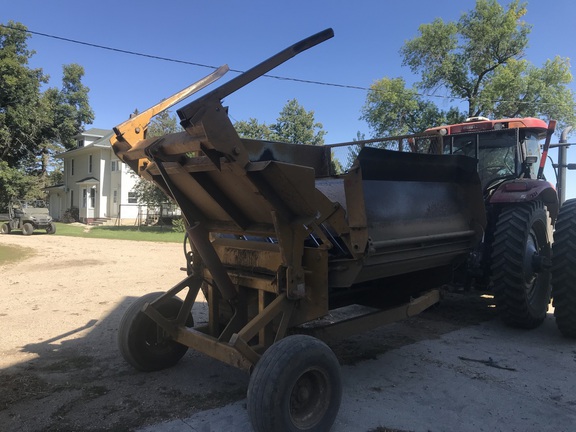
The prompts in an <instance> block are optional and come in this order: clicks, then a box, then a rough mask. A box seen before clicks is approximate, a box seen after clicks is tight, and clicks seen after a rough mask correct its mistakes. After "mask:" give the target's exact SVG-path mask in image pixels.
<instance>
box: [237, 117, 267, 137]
mask: <svg viewBox="0 0 576 432" xmlns="http://www.w3.org/2000/svg"><path fill="white" fill-rule="evenodd" d="M234 129H236V132H238V135H240V136H241V137H243V138H251V139H257V140H269V139H271V136H272V131H271V130H270V126H268V125H266V124H264V123H260V122H258V120H256V119H255V118H250V119H248V121H244V120H240V121H237V122H236V123H234Z"/></svg>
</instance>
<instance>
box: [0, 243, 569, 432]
mask: <svg viewBox="0 0 576 432" xmlns="http://www.w3.org/2000/svg"><path fill="white" fill-rule="evenodd" d="M0 245H9V246H17V247H25V248H30V249H31V250H32V251H33V254H32V255H31V256H29V257H28V258H26V259H25V260H24V261H21V262H17V263H10V264H8V265H4V266H0V275H1V276H0V295H1V299H0V300H1V301H0V328H1V329H2V332H1V333H0V353H1V355H0V388H1V389H2V391H1V392H0V430H1V431H2V432H10V431H19V432H22V431H132V430H145V431H147V432H155V431H171V432H177V431H178V432H179V431H186V432H188V431H190V432H193V431H196V432H201V431H202V432H208V431H218V432H224V431H239V432H241V431H248V430H249V424H248V422H247V417H246V412H245V407H244V404H245V400H244V398H245V394H246V388H247V385H248V379H249V377H248V375H247V374H245V373H244V372H241V371H239V370H236V369H234V368H232V367H229V366H227V365H224V364H222V363H219V362H217V361H216V360H213V359H211V358H209V357H206V356H204V355H202V354H199V353H196V352H192V351H189V352H188V353H187V354H186V356H185V357H184V358H183V359H182V361H181V362H180V363H179V364H178V365H177V366H176V367H174V368H172V369H169V370H165V371H161V372H155V373H147V374H144V373H141V372H137V371H135V370H133V369H132V368H131V367H129V366H128V365H127V364H125V362H124V361H123V360H122V359H121V357H120V354H119V353H118V350H117V348H116V332H117V328H118V323H119V321H120V318H121V316H122V313H123V311H124V310H125V309H126V308H127V307H128V306H129V305H130V304H131V302H132V301H133V300H134V299H136V298H138V297H140V296H142V295H143V294H146V293H148V292H153V291H165V290H167V289H168V288H170V287H172V286H173V285H174V284H176V283H177V282H179V281H180V280H181V279H182V278H183V277H184V276H185V274H184V273H183V272H182V271H180V267H181V266H182V265H183V264H184V259H183V254H182V250H181V249H182V248H181V246H180V245H178V244H174V243H148V242H131V241H120V240H104V239H83V238H74V237H62V236H58V235H51V236H49V235H41V234H37V235H36V234H35V235H33V236H29V237H25V236H21V235H1V236H0ZM490 306H491V305H490V300H489V299H486V298H480V297H478V296H470V295H469V296H462V295H450V296H448V297H447V298H446V299H445V301H443V302H442V303H441V304H440V305H439V306H437V307H435V308H433V309H432V310H429V311H426V312H425V313H423V314H421V315H420V316H418V317H415V318H413V319H410V320H408V321H405V322H402V323H396V324H393V325H389V326H385V327H382V328H380V329H377V330H374V331H371V332H368V333H365V334H362V335H360V336H358V337H355V338H350V339H347V340H343V341H341V342H339V343H336V344H334V345H333V346H332V348H333V349H334V351H335V352H336V354H337V356H338V358H339V360H340V363H341V364H342V367H343V377H344V397H343V402H342V407H341V410H340V414H339V416H338V418H337V420H336V424H335V426H334V428H333V431H334V432H345V431H358V432H367V431H375V430H384V429H382V428H383V427H389V428H396V429H398V430H410V431H428V430H430V431H465V430H466V431H467V430H470V431H480V430H486V431H494V430H502V431H512V430H517V431H530V430H534V431H537V430H538V431H541V430H550V431H552V430H554V431H563V430H566V431H569V430H573V429H572V426H573V425H574V424H576V396H575V395H576V378H575V374H574V373H573V371H574V369H575V367H576V344H575V343H574V342H573V341H567V340H565V339H562V338H561V337H560V335H559V332H557V331H556V329H555V328H554V323H553V319H552V318H551V316H549V317H548V318H547V319H546V322H545V324H544V326H542V327H541V328H539V329H537V330H536V331H532V332H522V331H517V330H513V329H507V328H505V327H503V325H502V324H501V323H500V322H499V321H498V320H497V319H493V318H494V309H493V308H491V307H490ZM193 313H194V317H195V321H196V322H197V323H200V322H202V321H205V320H206V311H205V304H204V303H203V302H198V303H197V305H196V306H195V310H194V311H193ZM500 426H501V427H500ZM378 427H382V428H381V429H378Z"/></svg>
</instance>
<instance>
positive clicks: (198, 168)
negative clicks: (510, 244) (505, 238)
mask: <svg viewBox="0 0 576 432" xmlns="http://www.w3.org/2000/svg"><path fill="white" fill-rule="evenodd" d="M332 36H333V32H332V30H331V29H328V30H325V31H323V32H321V33H318V34H316V35H313V36H311V37H309V38H307V39H304V40H302V41H301V42H299V43H296V44H295V45H293V46H291V47H289V48H287V49H285V50H283V51H281V52H279V53H278V54H276V55H274V56H273V57H271V58H269V59H268V60H266V61H264V62H262V63H260V64H259V65H257V66H255V67H254V68H252V69H250V70H249V71H247V72H245V73H243V74H241V75H238V76H236V77H235V78H233V79H231V80H229V81H227V82H226V83H225V84H223V85H222V86H220V87H218V88H216V89H215V90H212V91H210V92H207V93H205V94H204V95H203V96H201V97H199V98H198V99H196V100H195V101H193V102H191V103H189V104H187V105H185V106H183V107H182V108H180V109H179V110H178V111H177V113H178V115H179V117H180V119H181V125H182V126H183V128H184V129H185V130H184V131H183V132H179V133H173V134H169V135H165V136H161V137H156V138H146V128H147V125H148V123H149V121H150V119H151V118H152V117H153V116H154V115H156V114H158V113H159V112H161V111H162V110H165V109H167V108H169V107H170V106H172V105H174V104H176V103H178V102H180V101H181V100H182V99H184V98H186V97H188V96H190V95H191V94H193V93H196V92H198V91H200V90H201V89H203V88H204V87H206V86H207V85H209V84H211V83H213V82H214V81H216V80H217V79H218V78H220V77H221V76H222V75H224V73H226V71H227V67H226V66H224V67H221V68H219V69H218V70H216V71H215V72H213V73H212V74H211V75H209V76H207V77H205V78H204V79H201V80H200V81H198V82H196V83H194V84H192V85H191V86H190V87H188V88H187V89H185V90H183V91H182V92H180V93H178V94H176V95H174V96H172V97H171V98H169V99H166V100H164V101H163V102H161V103H159V104H158V105H156V106H154V107H152V108H150V109H149V110H147V111H145V112H143V113H142V114H140V115H138V116H136V117H134V118H131V119H129V120H128V121H126V122H124V123H122V124H120V125H119V126H117V127H116V128H115V129H114V131H115V136H114V137H113V138H112V139H111V144H112V147H113V149H114V151H115V153H116V155H117V156H118V157H119V158H120V159H121V160H122V161H123V162H125V163H126V164H128V165H129V166H130V167H131V168H132V169H133V170H134V171H135V172H136V173H137V174H138V175H140V176H142V177H144V178H146V179H148V180H151V181H153V182H154V183H155V184H156V185H158V186H159V187H160V188H161V189H163V190H164V191H165V192H166V194H168V195H169V196H170V197H171V198H173V199H174V201H175V202H176V203H177V204H178V205H179V206H180V208H181V210H182V215H183V217H184V219H185V224H186V238H187V240H185V244H186V243H188V244H189V246H188V248H189V249H188V248H186V247H185V256H186V268H187V277H186V278H184V280H182V282H180V283H178V284H177V285H176V286H174V287H172V288H171V289H169V290H168V291H167V292H165V293H151V294H148V295H145V296H144V297H142V298H141V299H139V300H137V301H136V302H135V303H134V304H133V305H132V306H131V307H130V308H129V309H128V310H127V312H126V314H125V315H124V317H123V319H122V322H121V324H120V329H119V344H120V349H121V352H122V354H123V356H124V358H125V359H126V360H127V362H128V363H130V364H131V365H132V366H134V367H135V368H137V369H139V370H143V371H152V370H159V369H163V368H167V367H170V366H173V365H174V364H176V363H177V362H178V361H179V360H180V358H181V357H182V356H183V355H184V354H185V352H186V351H187V349H188V348H193V349H195V350H198V351H200V352H202V353H204V354H207V355H208V356H211V357H213V358H215V359H218V360H220V361H222V362H225V363H227V364H230V365H232V366H234V367H237V368H241V369H244V370H246V371H249V372H250V373H251V378H250V383H249V387H248V411H249V415H250V418H251V421H252V424H253V427H254V429H255V430H256V431H281V430H290V431H326V430H329V429H330V427H331V425H332V423H333V422H334V419H335V417H336V415H337V413H338V409H339V405H340V398H341V393H342V389H341V380H340V367H339V364H338V361H337V359H336V357H335V355H334V354H333V352H332V351H331V349H330V348H328V346H327V345H326V343H325V342H326V341H328V342H329V341H330V340H333V339H336V338H341V337H349V336H350V335H353V334H355V333H357V332H360V331H366V330H368V329H371V328H374V327H376V326H379V325H382V324H385V323H390V322H393V321H397V320H400V319H404V318H407V317H410V316H413V315H415V314H417V313H419V312H421V311H423V310H425V309H426V308H428V307H430V306H431V305H433V304H435V303H436V302H437V301H438V300H439V291H438V289H437V287H438V286H440V285H441V284H443V283H445V282H448V280H449V279H450V275H451V269H452V267H453V266H454V265H456V264H457V263H461V262H462V261H463V260H465V259H466V256H467V255H468V254H469V252H470V251H471V250H472V249H473V247H474V246H475V245H476V244H477V242H478V241H479V239H480V238H481V236H482V233H483V226H484V224H485V220H484V211H483V201H482V195H481V190H480V183H479V179H478V175H477V173H476V165H475V161H474V160H472V159H469V158H466V157H463V156H439V155H427V154H415V153H401V152H394V151H388V150H380V149H374V148H365V149H363V150H362V151H361V152H360V154H359V156H358V158H357V160H356V161H355V163H354V164H353V166H352V167H351V168H350V169H349V171H348V172H347V173H345V174H342V175H331V173H330V149H329V148H327V147H322V146H318V147H316V146H307V145H299V144H297V143H296V144H286V143H276V142H267V141H256V140H250V139H243V138H241V137H240V136H239V135H238V133H237V132H236V130H235V129H234V127H233V125H232V122H231V121H230V119H229V117H228V112H227V108H225V107H224V106H223V105H222V99H223V98H225V97H226V96H228V95H230V94H231V93H232V92H234V91H236V90H238V89H240V88H241V87H243V86H245V85H246V84H248V83H250V82H251V81H253V80H254V79H256V78H258V77H260V76H262V75H263V74H265V73H267V72H268V71H270V70H271V69H273V68H274V67H276V66H278V65H280V64H281V63H283V62H285V61H286V60H288V59H290V58H292V57H294V56H295V55H296V54H299V53H301V52H303V51H305V50H307V49H308V48H311V47H313V46H315V45H317V44H319V43H321V42H323V41H325V40H327V39H329V38H331V37H332ZM200 290H202V292H203V294H204V296H205V298H206V301H207V303H208V310H209V320H208V322H207V323H195V322H194V319H193V317H192V306H193V305H194V302H195V301H196V298H197V296H198V294H199V292H200ZM351 305H358V306H354V307H353V308H352V309H354V311H355V312H354V313H351V312H350V313H336V312H335V311H336V309H338V311H343V310H344V311H346V308H351ZM337 315H338V316H342V317H344V318H342V319H340V320H336V319H335V317H336V316H337Z"/></svg>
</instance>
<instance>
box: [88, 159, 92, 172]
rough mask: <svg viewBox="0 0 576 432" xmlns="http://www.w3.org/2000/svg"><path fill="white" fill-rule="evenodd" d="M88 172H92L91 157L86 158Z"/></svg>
mask: <svg viewBox="0 0 576 432" xmlns="http://www.w3.org/2000/svg"><path fill="white" fill-rule="evenodd" d="M88 172H89V173H91V172H92V155H90V156H88Z"/></svg>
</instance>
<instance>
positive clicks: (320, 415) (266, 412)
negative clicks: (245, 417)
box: [248, 335, 342, 432]
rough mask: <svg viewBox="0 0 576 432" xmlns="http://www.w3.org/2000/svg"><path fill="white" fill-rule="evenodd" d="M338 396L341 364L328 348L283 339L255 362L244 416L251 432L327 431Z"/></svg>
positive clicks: (306, 338) (302, 339)
mask: <svg viewBox="0 0 576 432" xmlns="http://www.w3.org/2000/svg"><path fill="white" fill-rule="evenodd" d="M341 397H342V382H341V377H340V365H339V364H338V360H337V359H336V356H335V355H334V353H333V352H332V350H331V349H330V348H328V346H327V345H326V344H325V343H324V342H322V341H320V340H319V339H316V338H314V337H312V336H306V335H294V336H288V337H286V338H284V339H282V340H281V341H280V342H277V343H275V344H273V345H272V346H271V347H270V348H268V350H266V352H264V354H263V355H262V358H261V359H260V361H258V363H257V364H256V367H255V368H254V371H253V372H252V376H251V377H250V383H249V385H248V414H249V415H250V420H251V422H252V426H253V427H254V430H255V431H256V432H269V431H290V432H298V431H308V432H312V431H314V432H321V431H327V430H330V427H331V426H332V424H333V423H334V420H335V418H336V415H337V414H338V410H339V408H340V400H341Z"/></svg>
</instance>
